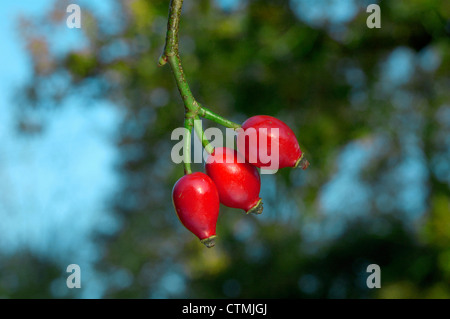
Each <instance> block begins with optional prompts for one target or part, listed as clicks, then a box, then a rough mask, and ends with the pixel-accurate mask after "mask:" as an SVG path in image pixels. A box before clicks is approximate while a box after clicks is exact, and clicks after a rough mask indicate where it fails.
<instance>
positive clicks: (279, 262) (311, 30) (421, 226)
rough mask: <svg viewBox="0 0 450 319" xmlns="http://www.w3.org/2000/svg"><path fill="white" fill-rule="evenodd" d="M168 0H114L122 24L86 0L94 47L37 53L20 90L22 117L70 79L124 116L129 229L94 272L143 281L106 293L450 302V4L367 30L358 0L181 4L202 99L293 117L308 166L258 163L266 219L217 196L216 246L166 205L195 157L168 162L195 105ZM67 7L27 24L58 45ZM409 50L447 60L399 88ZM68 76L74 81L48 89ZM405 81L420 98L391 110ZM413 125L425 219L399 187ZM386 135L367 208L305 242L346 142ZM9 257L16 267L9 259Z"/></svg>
mask: <svg viewBox="0 0 450 319" xmlns="http://www.w3.org/2000/svg"><path fill="white" fill-rule="evenodd" d="M168 2H169V1H168V0H165V1H162V0H151V1H150V0H132V1H125V0H123V1H117V2H116V6H117V7H116V9H115V11H114V14H115V15H114V17H110V18H111V21H109V20H108V21H105V20H102V19H100V18H98V17H96V16H95V14H94V13H91V12H89V11H88V10H87V9H83V27H82V31H83V32H84V35H85V37H86V39H87V44H86V45H83V46H82V47H79V48H76V49H74V50H71V52H69V53H67V54H64V55H63V56H61V55H59V56H58V55H52V52H51V50H50V52H49V50H34V51H33V50H30V54H31V55H32V56H33V60H32V61H33V63H34V64H33V65H34V75H33V78H32V79H31V81H30V83H29V85H28V87H27V88H25V89H24V90H23V91H24V92H25V93H27V94H26V95H25V96H24V102H23V103H22V104H20V105H21V109H20V114H21V116H20V119H21V121H24V122H26V121H27V116H26V114H27V108H28V107H29V106H30V105H41V104H42V103H43V101H45V103H49V101H53V100H55V101H58V100H57V99H60V98H61V97H64V96H67V95H70V94H73V93H74V92H76V93H77V94H83V95H85V96H89V97H90V98H93V99H106V100H109V101H112V102H114V104H115V105H117V106H118V107H120V108H122V109H123V110H124V111H125V114H126V115H125V117H124V120H123V123H122V126H121V127H119V128H118V138H117V147H118V148H119V149H120V151H121V154H122V158H121V165H120V168H119V169H118V170H119V174H120V175H121V180H122V183H121V187H120V189H119V190H118V192H117V193H116V194H113V195H112V196H111V198H112V202H113V205H112V207H111V209H114V211H115V212H116V214H117V218H119V219H120V220H121V222H122V226H121V228H120V230H119V231H118V232H117V233H115V234H114V235H111V236H110V237H107V236H99V238H98V243H99V245H102V246H103V247H104V251H105V253H104V256H103V257H102V258H101V261H100V262H99V263H98V265H97V269H98V271H100V272H101V273H103V274H105V275H106V276H108V275H109V274H111V275H112V274H114V273H116V272H118V271H125V272H126V273H127V274H129V276H130V278H132V280H131V282H130V283H129V284H127V285H125V286H123V285H114V283H112V282H111V283H110V282H108V281H106V282H105V285H107V289H106V292H105V294H104V297H107V298H148V297H155V298H159V297H168V298H172V297H177V298H223V297H245V298H449V297H450V285H449V282H450V201H449V179H445V178H443V177H442V176H440V175H439V172H437V171H436V170H435V166H434V164H433V163H436V161H435V157H436V156H446V155H445V152H446V151H447V150H448V145H449V144H448V141H447V142H446V139H445V138H446V137H448V135H449V134H448V133H449V132H450V126H449V124H448V123H444V122H442V121H441V122H439V120H438V119H437V118H438V117H439V116H438V114H439V112H441V111H442V109H443V108H445V107H446V108H447V109H448V108H449V104H448V103H449V101H450V99H449V95H450V90H449V87H450V78H449V75H450V72H449V71H450V54H449V52H450V42H449V13H450V3H449V2H448V1H445V0H441V1H439V0H436V1H428V0H414V1H411V0H408V1H406V0H398V1H381V3H380V6H381V9H382V28H381V29H368V28H367V27H366V19H367V16H368V14H367V13H366V12H365V8H364V7H361V8H360V11H359V13H358V14H357V15H356V17H355V18H354V19H352V20H351V21H349V22H348V23H345V24H343V25H339V26H338V25H333V24H331V23H324V25H323V26H322V27H311V26H308V25H307V24H305V23H304V22H303V21H302V20H300V19H299V18H298V17H297V16H296V14H295V12H294V5H293V4H291V3H290V2H289V1H281V0H254V1H247V2H246V4H245V5H242V6H241V8H240V9H239V10H235V11H232V12H227V11H224V10H221V9H220V8H218V7H217V6H216V5H215V4H214V3H215V2H213V1H209V0H199V1H190V0H186V1H185V7H184V9H183V14H182V19H181V27H180V55H181V59H182V61H183V65H184V68H185V73H186V76H187V79H188V81H189V83H190V85H191V89H192V91H193V94H194V96H195V97H196V98H197V99H198V100H199V102H201V103H202V104H204V105H205V106H207V107H209V108H211V109H212V110H214V111H215V112H217V113H219V114H221V115H223V116H225V117H228V118H230V119H231V120H233V121H235V122H242V121H244V120H245V119H246V118H248V117H250V116H252V115H256V114H268V115H272V116H276V117H278V118H280V119H282V120H283V121H285V122H286V123H288V124H289V125H290V126H291V127H292V128H293V130H294V131H295V132H296V134H297V137H298V139H299V141H300V144H301V147H302V149H303V150H304V151H305V152H306V154H307V157H308V159H309V161H310V163H311V166H310V168H309V169H308V170H307V171H304V172H301V171H293V170H290V169H283V170H280V171H279V172H278V173H277V174H276V175H275V176H267V175H263V176H262V182H263V194H266V197H265V198H263V200H264V201H265V211H264V213H263V215H264V216H246V215H244V214H242V213H241V212H240V211H236V210H233V209H227V208H226V207H221V214H220V217H219V224H218V241H217V245H216V247H215V248H213V249H205V247H203V246H202V245H201V244H200V243H199V241H198V240H197V239H196V238H195V237H194V236H193V235H192V234H190V233H189V232H188V231H187V230H186V229H184V228H183V227H182V226H181V224H180V223H179V221H178V219H177V217H176V215H175V213H174V210H173V207H172V202H171V190H172V186H173V184H174V183H175V181H176V180H177V179H178V178H179V177H181V175H182V174H183V168H182V165H175V164H173V163H172V162H171V160H170V150H171V147H172V145H173V144H174V141H171V140H170V133H171V131H172V130H173V129H175V128H176V127H181V126H182V123H183V105H182V101H181V99H180V97H179V95H178V92H177V90H176V87H175V82H174V80H173V77H172V74H171V71H170V68H169V67H163V68H158V67H157V61H158V57H159V55H160V54H161V50H162V46H163V44H164V37H165V31H166V23H167V12H168ZM65 5H67V3H66V2H64V1H61V2H58V5H57V6H56V7H55V9H54V12H49V13H48V16H45V17H42V20H39V22H35V26H34V27H35V30H34V32H28V33H27V32H24V34H25V40H26V41H27V43H29V44H32V43H34V42H36V41H38V40H39V41H41V42H40V43H49V42H51V32H50V31H49V30H51V29H52V28H55V27H56V25H58V24H61V23H62V21H63V20H64V17H65V15H64V14H59V15H58V14H56V13H58V12H64V9H65ZM49 17H51V18H49ZM40 25H43V26H45V27H42V26H40ZM39 31H40V32H39ZM36 34H38V35H36ZM42 39H45V41H44V40H42ZM42 41H44V42H42ZM399 47H401V48H406V50H408V52H412V53H413V54H414V55H416V56H419V54H421V53H422V52H424V50H427V49H432V50H434V51H433V52H437V53H438V55H439V57H440V58H439V59H440V61H439V66H438V68H436V69H432V70H423V69H421V68H420V67H418V66H417V65H415V66H414V72H413V74H412V75H411V76H410V77H409V78H406V79H403V80H404V81H403V82H402V83H401V84H399V85H397V84H395V83H389V79H386V78H384V77H383V65H384V64H383V63H385V61H386V60H387V58H388V57H389V56H390V54H391V53H392V52H393V51H394V50H395V49H397V48H399ZM42 52H44V53H45V54H46V56H45V58H44V57H42V56H40V54H42ZM48 60H50V61H52V63H51V64H50V65H48V64H46V65H45V67H43V66H42V65H41V64H42V63H44V62H45V61H48ZM352 72H353V73H352ZM61 73H62V74H65V78H64V79H65V80H64V81H67V83H68V84H67V86H66V87H68V88H69V89H65V91H61V89H60V88H58V87H55V88H53V87H52V86H50V88H49V89H47V90H45V92H44V93H43V92H40V91H39V87H41V86H42V83H46V82H48V83H51V82H50V81H51V79H52V76H54V75H56V74H61ZM352 75H353V77H352ZM386 86H387V89H386ZM92 88H93V89H92ZM389 88H393V89H392V90H389ZM36 92H40V93H39V94H36ZM397 93H404V96H408V97H410V101H411V103H409V104H407V107H398V106H396V105H395V96H396V94H397ZM400 104H401V103H400ZM57 105H58V103H57V102H55V107H57ZM445 105H446V106H445ZM415 121H419V122H420V125H419V126H418V128H416V126H415V125H414V123H416V122H415ZM204 125H205V126H212V125H214V123H207V122H206V121H204ZM411 131H412V133H413V134H415V135H414V136H416V138H417V139H418V144H417V145H418V146H419V151H420V153H421V154H422V156H423V158H424V161H423V165H424V169H425V171H426V172H427V174H426V176H427V177H426V181H425V184H426V185H425V186H426V208H425V210H426V211H425V212H424V213H423V217H421V218H420V219H419V220H418V221H416V222H414V223H413V225H411V223H407V222H405V219H407V218H406V215H405V214H404V213H403V212H402V208H401V207H399V205H397V204H398V203H400V202H401V201H400V198H399V195H398V194H399V193H398V192H399V189H398V187H397V186H396V185H395V184H392V180H393V179H392V178H395V176H394V175H395V174H396V170H395V169H396V168H397V167H399V165H400V164H401V163H402V160H404V159H405V158H406V157H407V156H408V154H409V153H408V144H407V140H408V139H407V136H408V132H409V133H411ZM379 136H383V138H384V141H385V142H384V145H383V148H382V150H381V151H377V152H375V153H374V154H373V156H372V157H371V158H370V160H369V161H368V162H367V163H365V166H364V169H363V172H362V174H361V179H362V180H363V181H364V183H365V185H368V186H369V188H370V189H371V190H372V193H371V195H370V197H369V199H368V200H367V201H366V203H365V205H364V206H365V207H364V209H367V210H368V211H369V213H367V214H363V215H355V216H354V217H353V216H350V217H348V216H346V217H345V223H344V226H343V229H342V233H340V234H339V235H338V236H337V237H335V238H332V239H330V238H329V237H328V236H327V232H328V230H327V229H322V230H321V232H322V233H320V232H319V234H322V235H320V236H319V237H318V238H315V239H313V240H311V239H308V238H307V236H306V235H305V234H304V232H305V229H308V227H309V225H316V224H318V223H319V224H320V223H321V222H322V221H324V220H326V219H327V218H328V217H329V214H328V215H327V214H324V212H323V210H324V208H323V206H322V202H321V196H320V195H321V192H322V191H323V187H324V185H326V183H328V182H329V181H330V180H331V179H332V178H333V176H335V174H336V173H338V172H340V171H345V170H346V169H347V168H346V167H342V165H340V164H341V163H340V153H341V151H342V150H343V149H344V147H345V146H346V145H348V144H349V143H350V142H354V143H356V144H357V145H360V146H363V147H365V148H368V149H373V148H374V147H375V146H374V145H375V142H374V141H375V140H376V139H377V138H378V137H379ZM446 143H447V144H446ZM445 145H447V146H445ZM446 158H447V159H448V157H446ZM194 169H195V170H202V169H203V167H202V165H195V166H194ZM342 187H346V184H343V185H342ZM378 193H380V194H381V193H383V194H384V195H386V196H384V197H383V198H381V197H380V196H378V195H377V194H378ZM380 201H381V205H380ZM380 206H381V207H384V208H383V209H380ZM340 207H341V206H338V207H337V208H336V210H337V211H339V210H346V208H345V206H344V207H341V208H340ZM353 209H355V208H354V207H353ZM338 216H339V215H338ZM343 216H344V215H343ZM343 218H344V217H343ZM311 227H312V226H311ZM336 227H338V225H336ZM330 231H333V230H332V229H331V230H330ZM19 262H20V261H19ZM371 263H375V264H379V265H380V267H381V270H382V288H381V289H368V288H367V286H366V285H365V282H366V278H367V276H368V274H367V273H366V267H367V265H369V264H371ZM4 267H15V263H14V260H13V261H11V263H10V264H8V265H6V266H4ZM49 267H50V266H49ZM51 269H53V268H51ZM23 271H25V269H23ZM28 271H30V272H38V271H39V269H35V268H32V269H28ZM52 274H54V276H53V277H52ZM58 276H59V274H56V273H54V270H52V271H50V270H49V271H48V272H46V275H45V276H37V278H38V280H40V283H41V285H42V286H43V287H46V286H49V285H50V284H51V281H52V280H54V278H58ZM27 285H29V287H30V288H29V290H24V291H23V293H22V294H21V293H17V294H11V296H12V297H15V296H20V297H34V296H36V293H35V292H34V291H35V288H34V287H35V286H34V284H33V283H27ZM3 293H5V292H3ZM48 296H49V295H45V296H44V297H48Z"/></svg>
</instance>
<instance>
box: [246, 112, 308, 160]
mask: <svg viewBox="0 0 450 319" xmlns="http://www.w3.org/2000/svg"><path fill="white" fill-rule="evenodd" d="M237 146H238V150H239V151H240V152H241V153H242V154H244V156H245V159H246V160H247V161H248V162H249V163H251V164H253V165H255V166H257V167H260V168H266V169H279V168H284V167H297V166H300V167H301V168H303V169H306V168H307V167H308V165H309V163H308V161H307V160H306V159H304V158H303V153H302V151H301V149H300V146H299V144H298V141H297V138H296V137H295V134H294V132H293V131H292V130H291V128H290V127H289V126H287V125H286V124H285V123H284V122H283V121H280V120H279V119H277V118H275V117H272V116H268V115H256V116H253V117H250V118H249V119H247V120H246V121H245V122H244V123H243V124H242V127H241V129H239V130H238V136H237Z"/></svg>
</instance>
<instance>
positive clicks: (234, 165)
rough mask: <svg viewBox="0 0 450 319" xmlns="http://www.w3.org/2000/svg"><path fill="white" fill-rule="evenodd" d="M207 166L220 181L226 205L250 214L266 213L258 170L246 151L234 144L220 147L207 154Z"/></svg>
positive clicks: (221, 194) (206, 168)
mask: <svg viewBox="0 0 450 319" xmlns="http://www.w3.org/2000/svg"><path fill="white" fill-rule="evenodd" d="M205 170H206V174H208V176H209V177H211V179H212V180H213V181H214V184H216V187H217V190H218V192H219V199H220V202H221V203H222V204H223V205H225V206H228V207H232V208H239V209H243V210H244V211H245V212H246V213H247V214H248V213H255V214H260V213H262V210H263V205H262V201H261V198H260V197H259V191H260V189H261V180H260V176H259V173H258V170H257V169H256V167H255V166H253V165H251V164H249V163H247V162H246V161H245V158H244V157H243V156H242V154H240V153H239V152H237V151H235V150H234V149H231V148H227V147H217V148H215V149H214V151H213V153H212V154H211V155H209V157H208V158H207V160H206V164H205Z"/></svg>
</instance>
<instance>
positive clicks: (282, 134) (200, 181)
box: [172, 115, 309, 248]
mask: <svg viewBox="0 0 450 319" xmlns="http://www.w3.org/2000/svg"><path fill="white" fill-rule="evenodd" d="M249 129H254V130H255V131H254V132H256V139H254V141H253V143H252V142H250V143H240V142H243V139H245V138H246V137H247V136H246V131H247V130H249ZM273 129H278V130H273ZM237 139H238V143H237V148H238V150H234V149H230V148H226V147H218V148H215V149H214V150H213V152H212V153H211V154H210V155H209V156H208V158H207V160H206V163H205V171H206V174H205V173H201V172H195V173H191V174H186V175H184V176H183V177H181V178H180V179H179V180H178V181H177V182H176V183H175V185H174V187H173V191H172V199H173V204H174V206H175V211H176V213H177V216H178V218H179V219H180V221H181V223H182V224H183V225H184V226H185V227H186V228H187V229H188V230H189V231H191V232H192V233H193V234H194V235H196V236H197V237H198V238H199V239H200V241H201V242H202V243H203V244H205V246H206V247H208V248H209V247H213V246H214V245H215V237H216V224H217V219H218V216H219V207H220V203H221V204H222V205H224V206H227V207H231V208H237V209H242V210H244V211H245V212H246V213H247V214H249V213H253V214H261V213H262V210H263V203H262V200H261V198H260V197H259V192H260V189H261V179H260V175H259V172H258V169H257V167H258V168H264V167H267V161H265V160H263V159H262V158H261V154H267V151H268V150H270V149H271V147H272V146H273V145H272V144H273V143H278V150H279V156H278V168H284V167H301V168H302V169H306V168H307V167H308V165H309V163H308V161H306V160H305V159H304V158H303V154H302V151H301V150H300V146H299V143H298V141H297V139H296V137H295V134H294V132H293V131H292V130H291V129H290V128H289V127H288V126H287V125H286V124H285V123H284V122H282V121H280V120H279V119H276V118H274V117H271V116H266V115H257V116H253V117H251V118H249V119H247V120H246V121H245V122H244V123H243V124H242V126H241V129H239V131H238V135H237ZM255 141H256V142H255ZM242 145H244V146H245V147H242ZM240 146H241V147H240ZM250 159H251V161H250Z"/></svg>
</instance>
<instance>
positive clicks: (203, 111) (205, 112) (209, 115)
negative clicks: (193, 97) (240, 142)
mask: <svg viewBox="0 0 450 319" xmlns="http://www.w3.org/2000/svg"><path fill="white" fill-rule="evenodd" d="M199 105H200V104H199ZM199 114H200V115H201V116H202V117H204V118H205V119H208V120H211V121H214V122H216V123H218V124H220V125H223V126H225V127H229V128H232V129H234V130H236V129H238V128H240V127H241V125H239V124H237V123H234V122H232V121H230V120H228V119H226V118H224V117H222V116H220V115H218V114H216V113H214V112H213V111H211V110H210V109H207V108H206V107H204V106H203V105H200V110H199Z"/></svg>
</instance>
